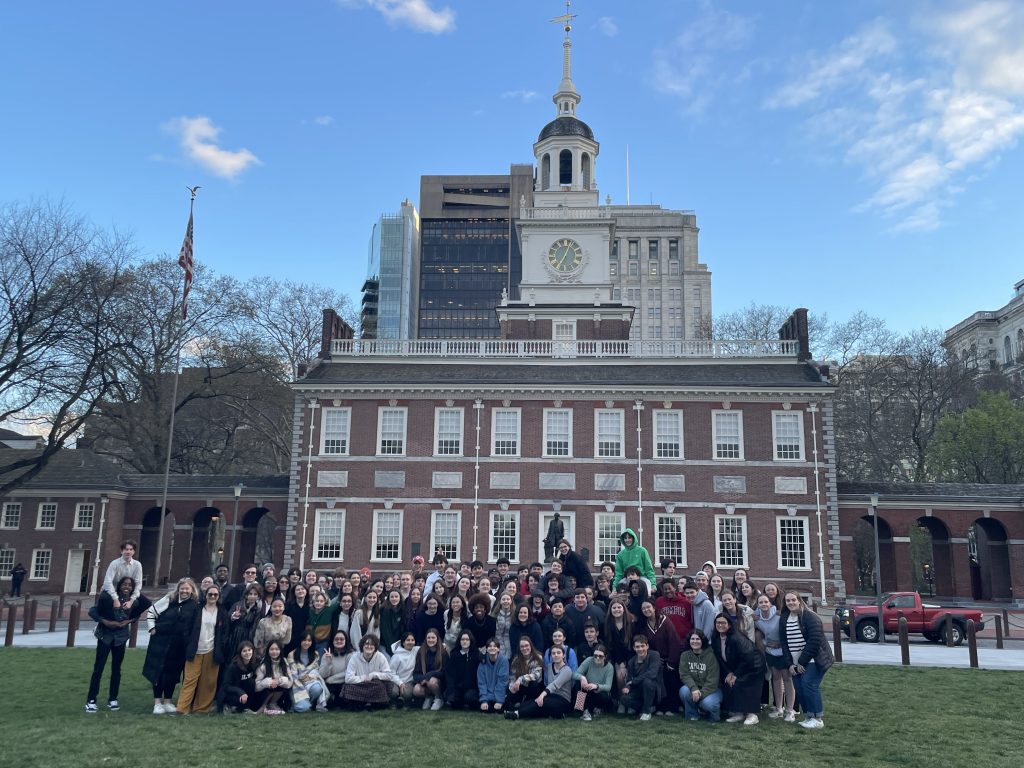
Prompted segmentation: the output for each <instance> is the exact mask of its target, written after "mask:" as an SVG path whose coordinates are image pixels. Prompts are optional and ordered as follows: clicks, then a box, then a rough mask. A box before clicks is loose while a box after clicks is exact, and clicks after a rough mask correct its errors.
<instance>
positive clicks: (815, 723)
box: [800, 717, 825, 730]
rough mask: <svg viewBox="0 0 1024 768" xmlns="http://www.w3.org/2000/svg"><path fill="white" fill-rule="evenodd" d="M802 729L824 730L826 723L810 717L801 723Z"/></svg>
mask: <svg viewBox="0 0 1024 768" xmlns="http://www.w3.org/2000/svg"><path fill="white" fill-rule="evenodd" d="M800 727H801V728H807V729H808V730H811V729H814V728H824V727H825V723H824V721H822V720H821V719H820V718H817V717H808V718H807V719H806V720H802V721H801V722H800Z"/></svg>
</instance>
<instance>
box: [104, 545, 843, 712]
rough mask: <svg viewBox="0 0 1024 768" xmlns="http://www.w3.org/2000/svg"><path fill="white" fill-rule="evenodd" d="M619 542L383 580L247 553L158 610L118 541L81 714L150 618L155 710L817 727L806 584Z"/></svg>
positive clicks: (817, 631) (113, 704)
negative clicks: (237, 570) (134, 627)
mask: <svg viewBox="0 0 1024 768" xmlns="http://www.w3.org/2000/svg"><path fill="white" fill-rule="evenodd" d="M620 542H621V546H622V548H621V550H620V553H619V556H618V557H617V558H616V562H614V563H613V562H606V563H602V564H601V567H600V572H599V573H598V574H597V575H596V576H595V575H593V574H591V572H590V570H589V568H588V567H587V564H586V563H585V561H584V560H583V559H582V558H581V557H580V556H579V555H578V554H577V553H576V552H575V551H573V549H572V546H571V544H570V542H569V541H568V540H566V539H564V538H562V539H561V540H560V541H558V542H557V547H556V548H555V547H553V548H552V555H553V559H552V560H551V562H550V563H547V564H542V563H539V562H536V563H533V564H532V565H530V566H528V567H527V566H522V567H520V568H519V569H518V570H513V569H512V568H511V565H510V563H509V562H508V560H506V559H501V560H499V561H498V562H497V564H496V566H495V567H494V568H493V569H491V570H490V571H489V572H488V571H485V568H484V565H483V564H482V563H480V562H479V561H476V562H470V563H461V564H456V563H449V562H448V560H447V558H445V556H444V555H443V554H441V553H438V554H436V555H435V556H434V558H433V560H432V563H431V565H432V566H433V568H426V567H425V564H424V562H423V560H422V558H419V557H417V558H414V560H413V568H412V569H411V570H409V571H406V572H398V573H390V574H386V575H378V576H375V575H374V574H373V573H372V572H371V571H370V570H369V569H368V568H363V569H361V570H359V571H353V572H346V571H344V570H341V569H339V570H335V571H333V572H331V573H317V572H316V571H315V570H307V571H305V572H302V571H299V570H298V569H295V568H293V569H291V570H289V571H287V572H282V573H278V572H277V570H276V569H275V567H274V566H273V564H270V563H267V564H264V565H263V566H262V567H260V566H257V565H256V564H249V565H247V566H246V567H245V568H244V569H243V572H242V577H243V580H242V582H240V583H238V584H231V583H229V581H228V575H229V574H228V569H227V567H226V566H218V567H217V568H216V569H215V571H214V573H213V574H212V575H210V576H206V577H204V578H202V579H201V580H200V582H199V584H198V585H197V584H196V583H195V582H194V581H193V579H191V578H183V579H181V580H180V581H178V582H177V584H176V585H175V587H174V589H173V590H171V591H170V592H169V593H168V594H167V595H165V596H164V597H162V598H160V599H159V600H157V601H156V602H154V603H150V601H149V600H147V599H146V597H145V596H144V595H142V594H141V591H140V589H139V581H140V580H141V579H137V578H136V575H137V574H138V572H139V571H140V570H141V567H137V566H138V563H137V561H134V560H132V555H133V554H134V550H135V545H134V542H131V541H127V542H125V543H124V545H123V546H122V552H123V558H121V559H119V560H117V561H114V563H111V566H110V568H109V569H108V579H109V585H108V584H107V583H105V584H104V590H103V591H102V592H101V594H100V596H99V599H98V601H97V604H96V606H95V607H94V608H93V609H92V611H91V612H90V613H91V615H92V616H93V618H94V619H95V620H96V621H97V628H96V637H97V648H96V662H95V665H94V669H93V675H92V679H91V680H90V684H89V691H88V694H87V703H86V711H87V712H95V711H97V703H96V696H97V694H98V691H99V685H100V679H101V676H102V673H103V670H104V668H105V665H106V663H107V659H108V658H109V659H111V661H112V669H111V678H110V689H109V691H110V692H109V698H108V706H109V708H110V709H117V708H118V706H119V705H118V700H117V697H118V688H119V683H120V670H121V662H122V660H123V658H124V649H125V645H126V643H127V639H128V634H129V626H130V624H131V623H132V622H133V621H137V620H141V619H142V618H143V617H144V619H145V621H146V626H147V628H148V631H149V645H148V649H147V652H146V659H145V664H144V666H143V675H144V676H145V678H146V679H147V680H148V681H149V682H150V683H151V684H152V686H153V714H155V715H162V714H170V713H178V714H188V713H192V712H213V711H218V712H224V713H227V714H236V713H260V714H266V715H280V714H283V713H285V712H295V713H301V712H308V711H320V712H322V711H326V710H329V709H347V710H366V709H374V708H383V707H413V706H418V707H422V708H423V709H425V710H434V711H436V710H440V709H443V708H446V707H447V708H449V709H465V710H473V711H479V712H482V713H500V714H503V715H504V716H505V717H506V718H508V719H526V718H545V717H549V718H563V717H567V716H578V717H580V718H581V719H582V720H584V721H591V720H594V719H596V718H598V717H601V716H602V715H608V714H618V715H623V716H633V717H637V718H639V720H641V721H648V720H650V719H651V718H652V716H654V715H663V716H673V715H681V716H682V717H683V718H685V719H686V720H691V721H694V720H700V719H706V720H709V721H712V722H717V721H719V720H722V719H724V720H725V721H726V722H733V723H743V724H744V725H747V726H751V725H756V724H757V723H758V722H759V720H760V717H761V715H762V713H763V711H764V710H767V716H768V717H769V718H772V719H780V720H782V721H784V722H786V723H792V722H796V720H797V711H798V710H800V711H801V712H802V713H803V719H802V720H801V721H800V723H799V725H801V726H803V727H804V728H808V729H816V728H822V727H823V726H824V723H823V720H822V718H823V714H824V706H823V704H822V697H821V681H822V677H823V675H824V674H825V672H826V671H827V670H828V669H829V667H830V666H831V664H832V662H833V656H832V650H831V648H830V646H829V644H828V642H827V640H826V638H825V635H824V632H823V629H822V624H821V621H820V619H819V618H818V616H817V615H816V614H815V613H814V611H813V610H811V609H810V608H808V607H807V606H806V604H805V602H804V599H803V598H802V596H801V595H800V593H799V592H797V591H795V590H788V589H784V588H783V587H782V586H780V585H779V584H777V583H775V582H771V581H769V582H765V583H762V584H757V583H755V581H754V580H753V579H751V578H750V576H749V575H748V573H747V571H746V570H744V569H742V568H741V569H737V570H735V571H734V572H733V573H732V574H730V575H728V576H726V575H724V574H722V573H720V572H719V570H718V569H717V568H716V566H715V564H714V563H713V562H712V561H707V562H705V563H704V565H703V566H702V567H701V569H700V570H699V571H698V572H697V573H695V574H693V575H692V576H687V575H683V574H678V573H677V572H676V571H677V568H676V564H675V563H674V562H673V561H671V560H666V561H663V562H662V563H661V564H660V565H661V573H660V575H658V574H656V573H655V570H654V567H653V564H652V562H651V559H650V556H649V555H648V553H647V551H646V550H645V549H644V548H643V547H642V546H640V544H639V543H638V541H637V538H636V535H635V534H634V533H633V532H632V531H631V530H629V529H627V530H626V531H624V532H623V534H622V536H621V539H620ZM727 579H728V582H729V583H728V585H727V583H726V582H727ZM179 685H180V691H179V693H178V696H177V701H176V702H174V692H175V689H176V688H177V687H178V686H179Z"/></svg>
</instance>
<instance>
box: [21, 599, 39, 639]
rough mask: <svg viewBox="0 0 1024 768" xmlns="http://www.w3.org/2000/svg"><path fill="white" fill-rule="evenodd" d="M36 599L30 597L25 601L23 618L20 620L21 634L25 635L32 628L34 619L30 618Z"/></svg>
mask: <svg viewBox="0 0 1024 768" xmlns="http://www.w3.org/2000/svg"><path fill="white" fill-rule="evenodd" d="M35 607H36V599H35V598H34V597H30V598H29V599H28V600H26V601H25V618H23V619H22V620H21V634H23V635H27V634H28V633H29V632H31V631H32V629H33V626H32V625H33V624H34V620H33V618H32V616H33V613H34V612H35Z"/></svg>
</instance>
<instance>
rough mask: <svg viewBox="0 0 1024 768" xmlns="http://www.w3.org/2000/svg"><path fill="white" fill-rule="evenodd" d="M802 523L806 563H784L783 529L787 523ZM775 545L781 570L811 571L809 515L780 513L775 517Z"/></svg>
mask: <svg viewBox="0 0 1024 768" xmlns="http://www.w3.org/2000/svg"><path fill="white" fill-rule="evenodd" d="M791 522H792V523H800V524H801V525H802V526H803V538H804V546H803V559H804V565H802V566H799V565H783V555H782V549H783V547H782V529H783V527H784V526H785V524H786V523H791ZM775 546H776V551H777V553H778V565H779V570H780V571H809V570H811V520H810V518H809V517H807V516H794V517H789V516H788V515H787V516H782V515H779V516H777V517H776V518H775Z"/></svg>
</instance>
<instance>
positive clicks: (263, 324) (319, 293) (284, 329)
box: [244, 277, 358, 378]
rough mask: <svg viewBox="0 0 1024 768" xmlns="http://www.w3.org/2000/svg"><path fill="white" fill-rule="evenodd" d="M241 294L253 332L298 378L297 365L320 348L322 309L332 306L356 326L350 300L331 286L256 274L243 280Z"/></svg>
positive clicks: (304, 363) (306, 362) (303, 362)
mask: <svg viewBox="0 0 1024 768" xmlns="http://www.w3.org/2000/svg"><path fill="white" fill-rule="evenodd" d="M244 294H245V304H244V307H245V310H244V311H245V314H246V317H247V319H248V321H249V322H250V323H251V325H252V328H253V332H254V333H256V334H258V335H260V336H262V337H263V338H264V339H265V340H266V342H267V343H268V344H269V346H270V350H271V352H272V353H273V354H276V355H277V356H278V357H280V358H281V360H282V361H283V362H284V363H285V364H286V365H287V366H288V370H289V371H290V375H291V376H292V378H298V372H299V367H300V366H303V365H309V363H310V362H312V361H313V359H314V358H315V357H316V355H317V352H319V350H320V344H321V341H322V330H323V310H325V309H333V310H335V311H336V312H337V313H338V314H339V315H340V316H341V317H342V318H343V319H344V320H345V321H346V322H347V323H348V324H349V325H351V326H352V327H353V328H356V327H358V326H357V323H358V320H357V317H356V312H355V309H354V307H353V305H352V302H351V301H350V300H349V298H348V296H346V295H345V294H343V293H339V292H338V291H336V290H334V289H333V288H327V287H325V286H320V285H312V284H308V283H295V282H292V281H290V280H283V281H281V280H272V279H270V278H267V277H260V278H254V279H253V280H250V281H249V282H248V283H246V284H245V288H244Z"/></svg>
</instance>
